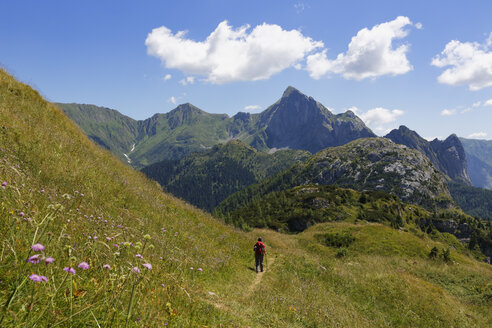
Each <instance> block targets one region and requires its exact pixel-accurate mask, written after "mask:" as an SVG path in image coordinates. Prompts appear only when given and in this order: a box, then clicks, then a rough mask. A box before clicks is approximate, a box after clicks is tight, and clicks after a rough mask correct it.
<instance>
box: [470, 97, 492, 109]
mask: <svg viewBox="0 0 492 328" xmlns="http://www.w3.org/2000/svg"><path fill="white" fill-rule="evenodd" d="M491 101H492V99H491ZM480 105H482V102H481V101H477V102H474V103H473V105H472V107H473V108H477V107H480Z"/></svg>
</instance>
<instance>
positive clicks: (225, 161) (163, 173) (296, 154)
mask: <svg viewBox="0 0 492 328" xmlns="http://www.w3.org/2000/svg"><path fill="white" fill-rule="evenodd" d="M309 155H310V153H309V152H307V151H302V150H281V151H277V152H275V153H274V154H267V153H263V152H260V151H258V150H256V149H254V148H253V147H251V146H248V145H246V144H244V143H242V142H241V141H239V140H231V141H229V142H228V143H226V144H223V145H218V146H214V147H213V148H212V149H210V150H207V151H204V152H199V153H194V154H190V155H188V156H186V157H184V158H181V159H179V160H174V161H163V162H158V163H155V164H152V165H150V166H147V167H145V168H143V169H142V172H143V173H145V174H146V175H147V176H148V177H149V178H151V179H154V180H156V181H157V182H159V183H160V184H161V185H162V186H163V187H164V188H165V189H166V190H167V191H168V192H170V193H172V194H173V195H175V196H177V197H179V198H182V199H184V200H186V201H187V202H190V203H191V204H193V205H195V206H197V207H199V208H202V209H205V210H207V211H209V212H211V211H212V210H213V209H214V208H215V206H217V204H219V203H220V202H221V201H223V200H224V199H225V198H226V197H228V196H229V195H231V194H233V193H235V192H236V191H239V190H241V189H243V188H244V187H247V186H249V185H250V184H252V183H255V182H258V181H260V180H262V179H264V178H266V177H268V176H271V175H274V174H277V173H279V172H280V171H282V170H283V169H286V168H288V167H290V166H291V165H293V164H295V163H299V162H302V161H304V160H305V159H307V158H308V157H309Z"/></svg>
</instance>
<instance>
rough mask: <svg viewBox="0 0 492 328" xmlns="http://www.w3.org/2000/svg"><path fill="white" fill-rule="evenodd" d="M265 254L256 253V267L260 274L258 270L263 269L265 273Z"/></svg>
mask: <svg viewBox="0 0 492 328" xmlns="http://www.w3.org/2000/svg"><path fill="white" fill-rule="evenodd" d="M264 256H265V254H263V253H255V265H256V273H258V269H259V268H260V269H261V272H263V257H264Z"/></svg>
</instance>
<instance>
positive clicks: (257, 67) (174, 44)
mask: <svg viewBox="0 0 492 328" xmlns="http://www.w3.org/2000/svg"><path fill="white" fill-rule="evenodd" d="M145 45H146V46H147V53H148V54H149V55H152V56H155V57H157V58H159V59H161V61H162V62H163V64H164V66H165V67H167V68H174V69H179V70H181V71H182V72H184V73H185V74H187V75H196V76H204V77H205V81H208V82H210V83H215V84H222V83H229V82H236V81H256V80H263V79H268V78H269V77H271V76H272V75H274V74H276V73H279V72H281V71H282V70H284V69H286V68H289V67H292V66H294V65H296V64H298V63H299V61H301V60H303V59H304V58H305V56H306V55H307V54H308V53H310V52H311V51H313V50H315V49H317V48H321V47H323V42H319V41H314V40H312V39H311V38H309V37H306V36H304V35H303V34H302V33H301V32H300V31H298V30H290V31H287V30H284V29H283V28H282V27H280V26H278V25H275V24H266V23H263V24H261V25H258V26H256V27H254V28H253V29H250V26H249V25H245V26H241V27H239V28H236V29H234V28H233V27H232V26H231V25H229V24H228V22H227V21H223V22H221V23H220V24H219V25H218V26H217V28H216V29H215V30H214V31H213V32H212V33H211V34H210V35H209V36H208V37H207V38H206V39H205V40H204V41H195V40H192V39H189V38H186V32H185V31H179V32H177V33H173V32H172V31H171V30H170V29H168V28H167V27H165V26H162V27H159V28H155V29H153V30H152V32H151V33H149V34H148V36H147V39H146V40H145Z"/></svg>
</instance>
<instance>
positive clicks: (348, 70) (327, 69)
mask: <svg viewBox="0 0 492 328" xmlns="http://www.w3.org/2000/svg"><path fill="white" fill-rule="evenodd" d="M409 25H412V22H411V21H410V19H409V18H408V17H404V16H399V17H397V18H396V19H394V20H392V21H390V22H385V23H382V24H378V25H375V26H373V27H372V28H371V29H368V28H363V29H362V30H360V31H359V32H358V33H357V35H355V36H354V37H352V40H351V41H350V43H349V45H348V49H347V52H345V53H340V54H338V56H337V58H336V59H333V60H332V59H328V57H327V54H326V53H327V50H326V49H324V50H323V51H321V52H318V53H315V54H312V55H309V56H308V57H307V67H306V69H307V70H308V72H309V74H310V76H311V77H312V78H314V79H319V78H321V77H323V76H325V75H329V74H332V73H335V74H341V75H342V76H343V77H344V78H346V79H354V80H363V79H365V78H376V77H378V76H382V75H399V74H405V73H407V72H409V71H410V70H412V69H413V67H412V65H410V62H409V61H408V59H407V57H406V53H407V52H408V49H409V46H408V45H407V44H401V45H399V46H398V47H396V48H395V47H394V45H393V41H394V40H398V39H403V38H405V37H406V36H407V35H408V30H405V29H404V28H405V27H406V26H409Z"/></svg>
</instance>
